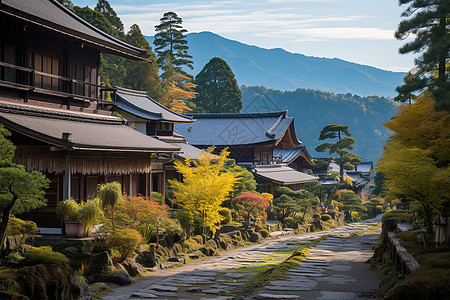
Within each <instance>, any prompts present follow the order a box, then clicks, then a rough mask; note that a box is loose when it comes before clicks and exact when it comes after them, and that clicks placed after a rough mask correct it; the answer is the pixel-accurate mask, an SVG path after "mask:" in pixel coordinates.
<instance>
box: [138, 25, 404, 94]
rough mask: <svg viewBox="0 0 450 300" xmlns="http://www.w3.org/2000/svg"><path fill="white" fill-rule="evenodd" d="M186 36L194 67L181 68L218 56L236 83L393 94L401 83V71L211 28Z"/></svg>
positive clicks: (196, 69)
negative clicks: (271, 45)
mask: <svg viewBox="0 0 450 300" xmlns="http://www.w3.org/2000/svg"><path fill="white" fill-rule="evenodd" d="M146 39H147V40H148V41H149V43H150V45H151V46H152V47H153V40H154V37H148V36H146ZM186 39H187V41H188V45H189V54H190V55H192V56H193V61H194V70H186V71H188V73H190V74H193V75H196V74H198V73H199V72H200V71H201V69H202V68H203V67H204V65H205V64H206V63H207V62H208V61H209V60H210V59H211V58H213V57H220V58H222V59H224V60H225V61H226V62H227V63H228V65H229V66H230V67H231V69H232V70H233V72H234V74H235V76H236V80H237V82H238V84H239V85H246V86H255V85H257V86H265V87H267V88H271V89H277V90H283V91H287V90H290V91H293V90H296V89H297V88H310V89H314V90H320V91H324V92H333V93H343V94H346V93H351V94H356V95H360V96H372V95H377V96H384V97H393V96H395V95H396V93H395V87H396V86H398V85H401V84H402V82H403V81H402V80H403V77H404V76H405V75H406V74H405V73H402V72H392V71H386V70H381V69H378V68H375V67H371V66H366V65H361V64H357V63H352V62H348V61H345V60H342V59H338V58H332V59H330V58H323V57H313V56H306V55H303V54H299V53H291V52H288V51H286V50H283V49H280V48H276V49H264V48H261V47H257V46H251V45H247V44H244V43H241V42H238V41H233V40H230V39H226V38H224V37H221V36H220V35H217V34H214V33H212V32H199V33H189V34H187V35H186Z"/></svg>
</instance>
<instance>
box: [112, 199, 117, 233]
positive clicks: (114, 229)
mask: <svg viewBox="0 0 450 300" xmlns="http://www.w3.org/2000/svg"><path fill="white" fill-rule="evenodd" d="M111 221H112V230H113V236H114V235H115V234H116V228H115V224H114V207H113V206H112V205H111Z"/></svg>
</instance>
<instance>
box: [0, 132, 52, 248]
mask: <svg viewBox="0 0 450 300" xmlns="http://www.w3.org/2000/svg"><path fill="white" fill-rule="evenodd" d="M10 135H11V133H10V132H9V131H8V130H7V129H5V128H4V127H3V125H1V124H0V213H1V218H2V219H1V223H0V246H1V247H3V242H4V240H5V233H6V228H7V226H8V222H9V218H10V216H11V214H20V213H24V212H28V211H30V210H32V209H35V208H39V207H43V206H45V205H46V204H47V200H46V199H45V189H46V188H48V185H49V182H50V181H49V180H48V179H47V178H45V176H44V175H43V174H41V173H39V172H27V171H26V170H25V167H24V166H22V165H17V164H14V163H13V162H12V160H13V158H14V152H15V146H14V145H13V144H12V143H11V141H9V140H8V139H7V137H8V136H10Z"/></svg>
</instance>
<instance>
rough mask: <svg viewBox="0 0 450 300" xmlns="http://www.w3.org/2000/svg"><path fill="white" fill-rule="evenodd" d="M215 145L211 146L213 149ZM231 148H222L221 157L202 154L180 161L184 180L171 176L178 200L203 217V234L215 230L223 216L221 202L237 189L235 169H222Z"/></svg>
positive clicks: (170, 181)
mask: <svg viewBox="0 0 450 300" xmlns="http://www.w3.org/2000/svg"><path fill="white" fill-rule="evenodd" d="M213 150H214V148H209V149H208V152H209V153H211V152H212V151H213ZM228 154H229V152H228V151H226V149H225V150H222V152H221V153H220V155H219V156H218V157H214V156H211V155H201V156H200V157H199V158H198V160H197V161H191V160H189V159H187V160H186V161H185V162H181V161H176V162H175V168H176V169H177V170H178V172H180V173H181V174H182V175H183V182H179V181H177V180H175V179H173V180H169V183H170V185H171V186H172V188H173V189H174V192H173V196H174V199H173V201H174V203H176V204H178V205H180V206H182V207H183V208H184V209H185V210H187V211H188V212H189V213H190V214H192V216H193V217H198V218H200V220H201V222H202V234H203V236H204V237H205V235H206V233H207V229H208V228H209V229H210V230H211V231H212V232H213V233H214V232H215V231H216V229H217V228H218V227H217V224H218V223H220V221H221V219H222V218H223V217H222V216H221V215H220V214H219V210H220V205H221V204H222V202H223V201H225V200H226V199H227V197H228V195H229V193H231V192H232V191H233V185H234V183H235V181H236V178H235V175H234V174H232V173H231V172H221V170H222V168H223V166H224V164H225V162H226V161H227V159H228V158H227V156H228Z"/></svg>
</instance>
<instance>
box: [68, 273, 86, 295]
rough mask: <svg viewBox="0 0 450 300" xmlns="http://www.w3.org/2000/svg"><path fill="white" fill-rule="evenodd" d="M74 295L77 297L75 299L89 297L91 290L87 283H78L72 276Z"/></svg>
mask: <svg viewBox="0 0 450 300" xmlns="http://www.w3.org/2000/svg"><path fill="white" fill-rule="evenodd" d="M71 283H72V295H73V296H75V299H78V298H81V297H84V296H89V289H88V285H87V284H86V283H81V282H78V281H77V279H76V276H72V279H71Z"/></svg>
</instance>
